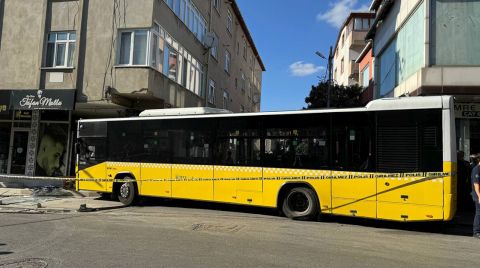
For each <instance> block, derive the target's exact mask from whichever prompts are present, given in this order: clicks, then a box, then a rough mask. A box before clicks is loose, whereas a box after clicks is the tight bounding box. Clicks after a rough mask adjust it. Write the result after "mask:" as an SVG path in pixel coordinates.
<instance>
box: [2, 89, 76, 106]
mask: <svg viewBox="0 0 480 268" xmlns="http://www.w3.org/2000/svg"><path fill="white" fill-rule="evenodd" d="M74 97H75V90H53V89H52V90H48V89H47V90H13V91H12V99H11V106H12V108H13V109H16V110H36V109H50V110H72V109H73V102H74Z"/></svg>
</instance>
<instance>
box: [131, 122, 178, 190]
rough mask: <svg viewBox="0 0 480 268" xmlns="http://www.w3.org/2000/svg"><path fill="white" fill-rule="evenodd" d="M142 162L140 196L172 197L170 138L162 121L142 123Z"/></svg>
mask: <svg viewBox="0 0 480 268" xmlns="http://www.w3.org/2000/svg"><path fill="white" fill-rule="evenodd" d="M142 129H143V133H142V134H143V135H142V140H143V152H144V153H143V157H142V158H143V159H144V160H143V161H142V182H141V188H140V189H139V191H140V195H146V196H159V197H172V181H171V179H172V164H171V159H170V149H171V148H170V138H169V135H168V129H165V128H164V126H163V124H162V120H152V121H145V122H142Z"/></svg>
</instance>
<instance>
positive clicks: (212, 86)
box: [207, 78, 216, 105]
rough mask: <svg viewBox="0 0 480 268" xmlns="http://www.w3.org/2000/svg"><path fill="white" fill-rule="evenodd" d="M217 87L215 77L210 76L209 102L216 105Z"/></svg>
mask: <svg viewBox="0 0 480 268" xmlns="http://www.w3.org/2000/svg"><path fill="white" fill-rule="evenodd" d="M215 88H216V83H215V81H214V80H213V79H211V78H210V80H209V82H208V97H207V99H208V102H209V103H211V104H214V105H215Z"/></svg>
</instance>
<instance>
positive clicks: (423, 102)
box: [79, 96, 453, 122]
mask: <svg viewBox="0 0 480 268" xmlns="http://www.w3.org/2000/svg"><path fill="white" fill-rule="evenodd" d="M452 105H453V97H452V96H418V97H401V98H383V99H377V100H373V101H371V102H369V103H368V104H367V106H365V107H359V108H342V109H310V110H297V111H277V112H256V113H227V112H228V111H226V110H222V109H215V110H218V111H222V112H221V113H218V112H217V113H214V111H213V110H211V111H210V113H202V114H200V112H199V113H196V114H195V113H192V111H194V110H190V113H188V111H189V110H188V109H191V108H175V109H173V110H174V111H165V112H164V113H163V114H162V113H161V112H157V113H158V115H155V114H154V113H151V112H147V111H148V110H146V111H145V112H142V114H143V115H142V116H140V117H127V118H104V119H80V120H79V121H81V122H99V121H134V120H154V119H181V118H185V119H187V118H215V117H243V116H259V115H265V116H269V115H294V114H318V113H344V112H368V111H389V110H390V111H391V110H419V109H449V108H451V107H452ZM163 110H171V109H163ZM181 110H184V112H181ZM198 111H200V110H198Z"/></svg>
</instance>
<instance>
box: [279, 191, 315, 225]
mask: <svg viewBox="0 0 480 268" xmlns="http://www.w3.org/2000/svg"><path fill="white" fill-rule="evenodd" d="M318 208H319V204H318V198H317V195H316V194H315V192H314V191H313V190H312V189H310V188H306V187H295V188H292V189H290V190H289V191H288V193H287V194H286V195H285V198H284V199H283V204H282V211H283V213H284V214H285V215H286V216H287V217H288V218H290V219H294V220H312V219H314V218H315V217H316V216H317V214H318Z"/></svg>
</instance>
